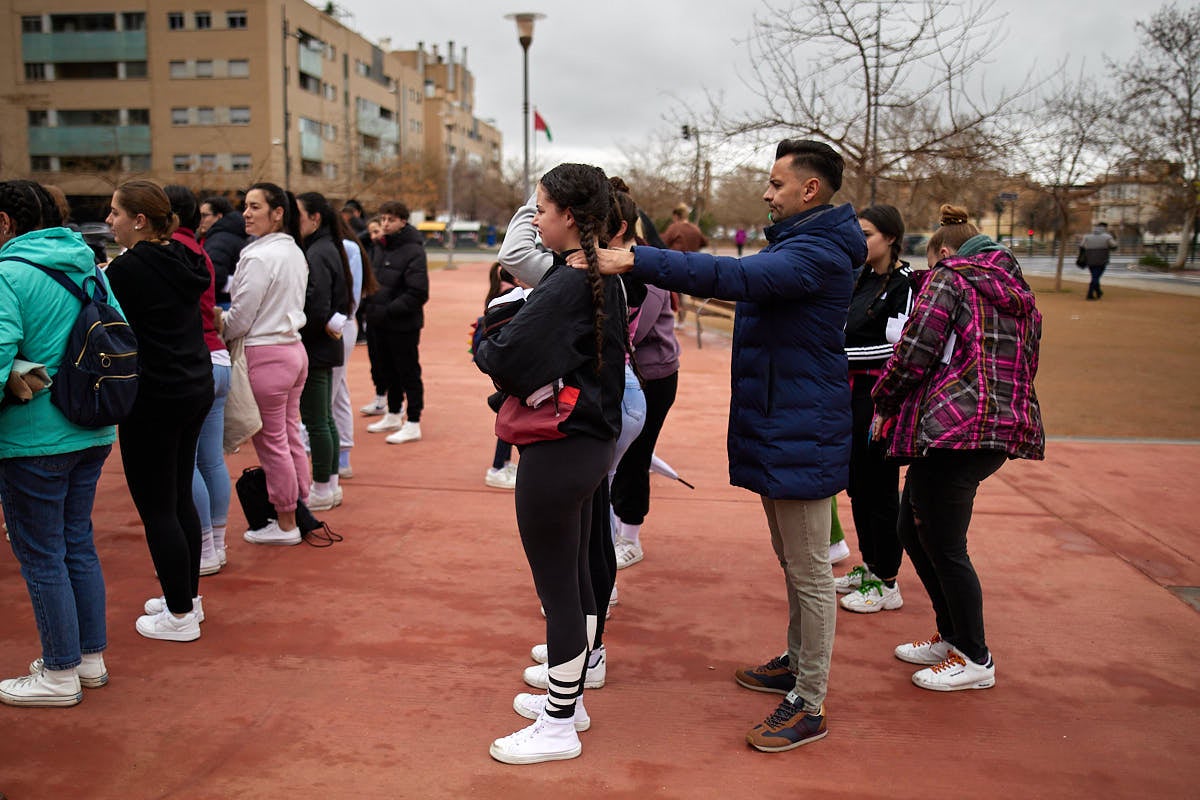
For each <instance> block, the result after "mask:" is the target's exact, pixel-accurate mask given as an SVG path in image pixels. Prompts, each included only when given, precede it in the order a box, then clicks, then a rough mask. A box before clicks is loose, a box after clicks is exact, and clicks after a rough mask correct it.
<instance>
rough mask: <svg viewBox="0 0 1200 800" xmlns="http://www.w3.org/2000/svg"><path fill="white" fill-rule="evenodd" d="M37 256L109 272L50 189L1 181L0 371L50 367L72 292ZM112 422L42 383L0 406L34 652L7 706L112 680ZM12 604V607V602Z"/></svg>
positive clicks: (7, 517) (16, 551)
mask: <svg viewBox="0 0 1200 800" xmlns="http://www.w3.org/2000/svg"><path fill="white" fill-rule="evenodd" d="M30 262H32V264H37V265H38V266H40V267H44V268H46V269H48V270H53V271H54V272H56V273H59V274H61V275H62V276H64V277H67V278H69V279H70V280H71V281H72V282H73V283H74V284H75V285H76V286H79V287H80V288H81V289H82V288H84V287H87V289H88V290H91V289H92V286H93V283H92V281H93V280H95V281H99V282H100V284H102V286H103V288H104V290H105V292H106V294H107V295H108V298H109V302H110V303H112V304H114V305H117V306H118V307H119V303H116V301H115V300H114V299H113V297H112V292H111V291H110V289H109V287H108V285H107V282H106V279H105V278H104V276H103V275H102V274H101V273H100V272H99V271H98V270H97V269H96V267H95V261H94V259H93V256H92V250H91V248H89V247H88V246H87V244H86V243H85V242H84V241H83V237H82V236H80V235H79V234H78V233H75V232H73V231H70V230H68V229H67V228H64V227H62V219H61V215H60V212H59V211H58V209H57V208H55V206H54V201H53V200H52V199H51V197H50V195H49V194H47V193H46V191H45V190H44V189H43V188H42V187H41V186H39V185H38V184H36V183H33V182H32V181H3V182H0V374H3V375H4V376H5V377H6V378H7V377H8V375H9V373H10V372H11V370H12V368H13V362H14V360H15V359H16V357H17V354H18V353H20V354H21V357H22V358H24V359H26V360H29V361H34V362H37V363H40V364H45V365H47V368H48V370H49V371H50V372H51V373H52V374H51V377H53V373H54V371H55V370H56V369H57V366H58V364H59V363H61V361H62V358H63V353H64V351H65V350H66V348H67V339H68V338H69V336H70V333H71V329H72V327H73V326H74V323H75V318H76V317H77V316H78V314H79V301H78V300H76V299H75V297H74V296H73V295H71V294H70V293H69V292H67V291H66V289H65V288H63V287H62V286H60V285H59V284H58V283H57V282H56V281H55V280H54V279H53V278H51V276H49V275H47V274H45V273H44V272H42V270H40V269H38V268H37V267H34V266H31V263H30ZM115 439H116V431H115V430H114V428H113V426H111V425H107V426H105V427H102V428H81V427H79V426H78V425H75V424H74V423H72V422H71V421H70V420H68V419H67V418H66V417H65V416H63V414H62V412H61V411H59V410H58V406H56V405H54V403H52V402H51V401H50V392H48V391H44V390H43V391H39V392H36V393H34V394H33V396H32V398H30V399H29V400H28V401H27V402H25V403H20V404H8V403H6V404H5V408H4V413H2V414H0V496H2V497H3V502H4V522H5V524H6V525H7V527H8V534H9V537H10V538H11V539H12V543H11V544H12V552H13V555H14V556H15V557H16V559H17V561H18V562H19V563H20V565H21V577H22V578H24V579H25V585H26V587H27V588H28V590H29V597H30V600H31V601H32V612H33V620H34V622H35V623H36V624H37V630H38V634H39V636H40V644H41V648H40V655H39V656H38V657H37V658H36V659H35V660H34V661H33V663H32V664H30V670H29V673H28V674H25V675H22V676H20V677H17V678H10V679H8V680H4V681H0V702H2V703H4V704H6V705H10V706H73V705H75V704H76V703H78V702H79V701H80V700H81V699H83V691H82V689H81V688H80V686H81V684H82V686H84V687H87V688H99V687H101V686H103V685H104V684H105V683H107V682H108V669H107V668H106V667H105V665H104V650H105V648H106V647H107V646H108V632H107V628H106V625H105V596H104V573H103V571H102V570H101V568H100V558H99V556H98V555H97V554H96V545H95V541H94V539H93V535H92V534H93V532H92V504H93V501H94V500H95V497H96V482H97V481H98V480H99V478H100V471H101V469H102V468H103V467H104V461H105V459H106V458H108V454H109V452H110V451H111V450H112V443H113V441H115ZM9 613H14V612H13V611H12V610H10V612H9Z"/></svg>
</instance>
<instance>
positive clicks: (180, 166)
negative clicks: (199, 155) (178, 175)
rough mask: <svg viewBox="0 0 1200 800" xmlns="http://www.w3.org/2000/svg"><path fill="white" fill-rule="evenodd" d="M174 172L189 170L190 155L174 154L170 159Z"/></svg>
mask: <svg viewBox="0 0 1200 800" xmlns="http://www.w3.org/2000/svg"><path fill="white" fill-rule="evenodd" d="M172 163H173V165H174V167H175V171H176V172H191V171H192V157H191V156H184V155H176V156H175V158H174V159H173V160H172Z"/></svg>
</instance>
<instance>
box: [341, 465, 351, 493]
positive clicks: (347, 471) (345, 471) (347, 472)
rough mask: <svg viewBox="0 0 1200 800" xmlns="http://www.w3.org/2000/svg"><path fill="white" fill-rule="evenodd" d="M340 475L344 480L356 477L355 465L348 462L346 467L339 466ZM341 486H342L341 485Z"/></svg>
mask: <svg viewBox="0 0 1200 800" xmlns="http://www.w3.org/2000/svg"><path fill="white" fill-rule="evenodd" d="M338 477H339V478H341V479H342V480H347V479H349V478H353V477H354V467H352V466H350V465H349V464H347V465H346V466H344V467H338ZM339 488H340V487H339Z"/></svg>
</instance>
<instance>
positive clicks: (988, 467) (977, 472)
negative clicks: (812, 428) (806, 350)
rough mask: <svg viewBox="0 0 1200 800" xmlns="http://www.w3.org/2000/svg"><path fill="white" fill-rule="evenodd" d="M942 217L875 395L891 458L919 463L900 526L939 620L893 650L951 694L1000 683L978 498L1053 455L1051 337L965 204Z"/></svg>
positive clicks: (1011, 266)
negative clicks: (991, 485) (1044, 395)
mask: <svg viewBox="0 0 1200 800" xmlns="http://www.w3.org/2000/svg"><path fill="white" fill-rule="evenodd" d="M941 222H942V226H941V227H940V228H938V230H937V231H935V232H934V234H933V236H932V237H931V238H930V240H929V249H928V253H927V259H928V261H929V267H930V269H929V271H928V272H925V273H919V274H917V275H914V276H913V283H914V286H915V288H916V289H917V297H916V300H915V301H914V303H913V309H912V313H911V314H910V315H909V317H908V322H907V323H906V324H905V326H904V331H903V333H902V335H901V339H900V343H899V344H898V345H897V347H896V351H895V354H894V355H892V357H891V358H890V359H889V360H888V363H887V365H886V367H885V368H884V373H883V376H882V377H880V379H879V381H878V383H876V385H875V388H874V390H873V391H872V396H873V398H874V400H875V409H876V416H875V420H874V421H873V423H872V435H873V436H874V437H875V438H879V437H880V436H882V435H885V433H886V431H888V430H889V429H890V437H891V440H890V444H889V447H888V455H889V456H891V457H892V458H895V459H900V460H902V461H903V462H905V463H907V464H908V465H909V466H908V473H907V475H906V476H905V479H904V491H903V494H902V496H901V499H900V520H899V525H898V530H899V534H900V541H901V543H902V544H903V545H904V550H905V552H907V553H908V557H909V559H910V560H911V561H912V564H913V567H914V568H915V569H916V571H917V575H918V577H920V579H921V583H922V584H924V586H925V591H926V592H928V593H929V599H930V601H931V602H932V603H933V610H934V614H935V616H936V619H937V632H936V633H935V634H934V635H933V636H931V637H930V638H929V639H926V640H923V641H918V642H911V643H907V644H901V645H899V646H898V647H896V649H895V655H896V658H899V659H900V660H901V661H907V662H909V663H912V664H920V665H922V666H924V667H925V668H924V669H920V670H918V671H917V672H915V673H914V674H913V676H912V680H913V683H915V684H916V685H917V686H920V687H921V688H923V689H932V690H934V691H942V692H951V691H957V690H960V689H987V688H990V687H991V686H994V685H995V683H996V667H995V664H994V662H993V661H992V655H991V652H990V651H989V650H988V647H987V642H986V641H985V639H984V630H983V593H982V591H981V589H980V586H979V577H978V576H977V575H976V574H975V568H974V566H973V565H972V564H971V558H970V556H969V555H968V554H967V529H968V527H970V523H971V511H972V507H973V504H974V500H975V492H976V490H977V489H978V488H979V484H980V483H982V482H983V481H984V480H985V479H986V478H987V477H988V476H989V475H991V474H992V473H994V472H996V470H998V469H1000V467H1001V466H1002V465H1003V464H1004V462H1005V461H1007V460H1008V459H1010V458H1029V459H1036V460H1040V459H1042V458H1044V457H1045V456H1044V453H1045V438H1046V437H1045V432H1044V431H1043V429H1042V416H1041V410H1040V408H1039V406H1038V400H1037V394H1036V393H1035V392H1034V388H1033V380H1034V377H1035V376H1036V375H1037V368H1038V349H1039V343H1040V340H1041V336H1042V315H1041V314H1040V313H1039V312H1038V310H1037V304H1036V302H1035V300H1034V295H1033V290H1032V289H1030V288H1029V284H1027V283H1026V282H1025V279H1024V277H1023V276H1022V275H1021V267H1020V266H1019V265H1018V264H1017V260H1016V258H1014V257H1013V254H1012V253H1011V252H1009V251H1008V250H1006V249H1005V248H1003V247H1001V246H1000V245H998V244H996V243H995V242H993V241H992V240H991V239H989V238H988V237H987V236H985V235H983V234H981V233H980V232H979V229H978V228H976V227H975V226H974V225H972V224H971V223H970V222H968V221H967V212H966V211H965V210H964V209H962V208H959V207H956V206H951V205H943V206H942V208H941Z"/></svg>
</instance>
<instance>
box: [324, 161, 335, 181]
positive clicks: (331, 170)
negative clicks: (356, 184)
mask: <svg viewBox="0 0 1200 800" xmlns="http://www.w3.org/2000/svg"><path fill="white" fill-rule="evenodd" d="M325 177H326V178H328V179H329V180H331V181H335V180H337V164H335V163H333V162H332V161H327V162H325Z"/></svg>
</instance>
